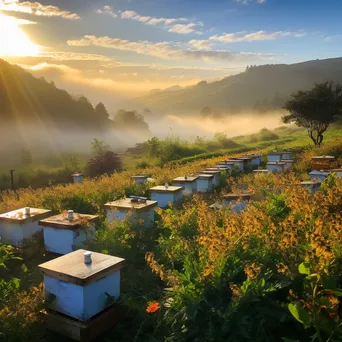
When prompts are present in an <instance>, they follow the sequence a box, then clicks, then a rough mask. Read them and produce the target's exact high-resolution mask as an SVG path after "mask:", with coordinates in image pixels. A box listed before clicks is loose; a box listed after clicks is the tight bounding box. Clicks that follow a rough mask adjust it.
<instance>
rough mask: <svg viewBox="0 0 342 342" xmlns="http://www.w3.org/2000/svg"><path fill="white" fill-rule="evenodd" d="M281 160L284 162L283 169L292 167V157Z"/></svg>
mask: <svg viewBox="0 0 342 342" xmlns="http://www.w3.org/2000/svg"><path fill="white" fill-rule="evenodd" d="M281 162H282V163H285V169H292V168H293V164H294V160H292V159H283V160H282V161H281Z"/></svg>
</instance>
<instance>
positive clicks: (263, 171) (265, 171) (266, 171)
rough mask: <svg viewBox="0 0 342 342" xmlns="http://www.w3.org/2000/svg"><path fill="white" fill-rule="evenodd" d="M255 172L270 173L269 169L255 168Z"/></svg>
mask: <svg viewBox="0 0 342 342" xmlns="http://www.w3.org/2000/svg"><path fill="white" fill-rule="evenodd" d="M253 172H255V173H268V172H269V170H267V169H265V170H253Z"/></svg>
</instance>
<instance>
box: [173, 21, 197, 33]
mask: <svg viewBox="0 0 342 342" xmlns="http://www.w3.org/2000/svg"><path fill="white" fill-rule="evenodd" d="M195 27H196V24H194V23H189V24H176V25H174V26H172V27H171V28H170V29H169V32H175V33H179V34H189V33H192V32H194V33H196V34H202V32H199V31H196V29H195Z"/></svg>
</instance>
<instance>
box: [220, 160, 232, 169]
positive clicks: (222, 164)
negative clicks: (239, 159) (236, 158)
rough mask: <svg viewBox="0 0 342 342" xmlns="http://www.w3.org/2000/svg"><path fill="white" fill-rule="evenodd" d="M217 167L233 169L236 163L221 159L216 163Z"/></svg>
mask: <svg viewBox="0 0 342 342" xmlns="http://www.w3.org/2000/svg"><path fill="white" fill-rule="evenodd" d="M216 166H217V167H219V168H225V169H227V170H233V168H234V163H233V162H226V161H221V162H218V163H217V164H216Z"/></svg>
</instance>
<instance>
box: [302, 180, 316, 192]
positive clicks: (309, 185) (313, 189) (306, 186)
mask: <svg viewBox="0 0 342 342" xmlns="http://www.w3.org/2000/svg"><path fill="white" fill-rule="evenodd" d="M300 186H301V187H302V188H303V189H307V190H309V191H310V192H311V193H312V194H315V193H316V192H317V191H319V188H320V186H321V182H317V181H307V182H301V183H300Z"/></svg>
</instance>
